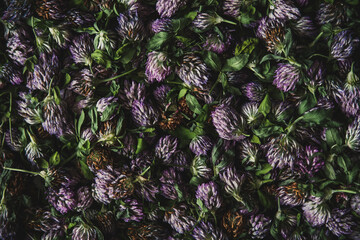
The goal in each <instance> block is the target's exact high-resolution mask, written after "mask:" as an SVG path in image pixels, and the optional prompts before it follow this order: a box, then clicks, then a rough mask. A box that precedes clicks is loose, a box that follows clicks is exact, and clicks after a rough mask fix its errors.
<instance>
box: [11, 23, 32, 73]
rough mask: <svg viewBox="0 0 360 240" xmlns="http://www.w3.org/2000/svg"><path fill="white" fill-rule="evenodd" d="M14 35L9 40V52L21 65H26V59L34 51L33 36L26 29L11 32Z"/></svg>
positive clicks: (15, 61) (16, 62)
mask: <svg viewBox="0 0 360 240" xmlns="http://www.w3.org/2000/svg"><path fill="white" fill-rule="evenodd" d="M11 34H12V35H11V36H10V38H9V39H8V40H7V43H6V46H7V53H8V55H9V58H10V59H12V60H13V61H14V63H15V64H17V65H19V66H24V64H25V61H26V59H27V58H28V57H30V56H31V54H32V53H33V51H34V47H33V46H32V44H31V41H30V39H31V37H30V36H29V34H28V33H27V31H26V30H25V29H19V30H16V31H14V32H12V33H11Z"/></svg>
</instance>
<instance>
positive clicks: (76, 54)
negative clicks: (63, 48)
mask: <svg viewBox="0 0 360 240" xmlns="http://www.w3.org/2000/svg"><path fill="white" fill-rule="evenodd" d="M69 50H70V52H71V57H72V59H73V60H74V62H75V63H83V64H85V65H88V66H90V65H91V62H92V60H91V53H93V51H94V45H93V42H92V39H91V37H90V35H89V34H88V33H83V34H81V35H79V36H77V37H75V38H74V40H73V41H72V44H71V45H70V47H69Z"/></svg>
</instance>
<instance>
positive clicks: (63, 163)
mask: <svg viewBox="0 0 360 240" xmlns="http://www.w3.org/2000/svg"><path fill="white" fill-rule="evenodd" d="M76 155H77V152H75V153H73V154H72V155H71V156H70V157H68V158H67V159H65V160H64V161H62V163H61V166H63V165H65V164H66V163H67V162H69V161H70V160H71V159H73V158H74V157H75V156H76Z"/></svg>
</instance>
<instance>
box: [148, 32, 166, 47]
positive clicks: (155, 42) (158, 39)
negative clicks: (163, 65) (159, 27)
mask: <svg viewBox="0 0 360 240" xmlns="http://www.w3.org/2000/svg"><path fill="white" fill-rule="evenodd" d="M170 37H171V35H170V34H169V33H167V32H159V33H157V34H155V35H154V36H153V37H152V38H151V39H150V41H149V43H148V45H147V48H148V49H149V50H159V49H160V48H161V47H162V45H164V44H165V42H166V41H168V40H169V39H170Z"/></svg>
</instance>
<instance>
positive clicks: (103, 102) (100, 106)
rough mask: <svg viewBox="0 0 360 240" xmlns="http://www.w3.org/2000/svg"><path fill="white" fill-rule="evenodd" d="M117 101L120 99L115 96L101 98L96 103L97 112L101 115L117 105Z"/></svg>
mask: <svg viewBox="0 0 360 240" xmlns="http://www.w3.org/2000/svg"><path fill="white" fill-rule="evenodd" d="M117 101H118V99H117V98H116V97H113V96H110V97H103V98H100V99H99V100H98V101H97V103H96V110H97V111H98V112H99V113H103V112H104V111H105V109H106V108H107V107H109V106H110V105H112V104H116V102H117Z"/></svg>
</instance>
